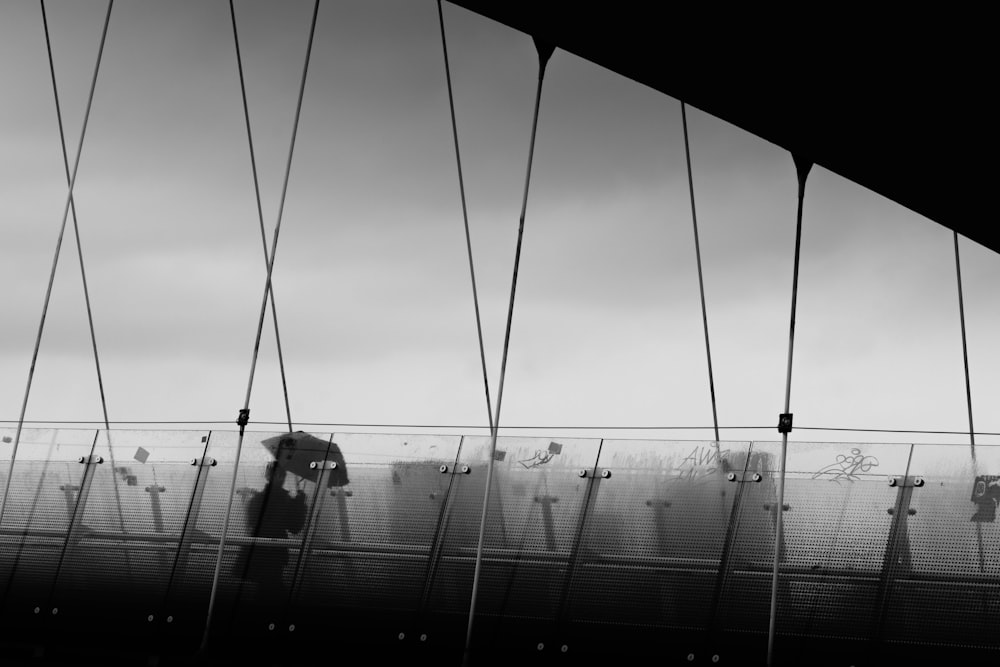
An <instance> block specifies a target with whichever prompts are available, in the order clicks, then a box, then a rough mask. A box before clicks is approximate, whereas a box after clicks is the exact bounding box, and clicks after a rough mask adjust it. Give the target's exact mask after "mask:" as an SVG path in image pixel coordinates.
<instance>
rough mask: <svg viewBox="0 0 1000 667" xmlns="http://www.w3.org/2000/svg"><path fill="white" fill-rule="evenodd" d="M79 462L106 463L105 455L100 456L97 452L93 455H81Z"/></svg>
mask: <svg viewBox="0 0 1000 667" xmlns="http://www.w3.org/2000/svg"><path fill="white" fill-rule="evenodd" d="M77 463H87V464H90V463H104V457H103V456H98V455H97V454H92V455H91V456H81V457H79V458H78V459H77Z"/></svg>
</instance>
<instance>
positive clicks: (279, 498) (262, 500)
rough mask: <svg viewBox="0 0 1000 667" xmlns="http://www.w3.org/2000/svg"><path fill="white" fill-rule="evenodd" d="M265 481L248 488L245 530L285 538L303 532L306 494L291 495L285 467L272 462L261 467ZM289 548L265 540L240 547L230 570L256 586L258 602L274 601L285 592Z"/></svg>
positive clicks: (266, 537)
mask: <svg viewBox="0 0 1000 667" xmlns="http://www.w3.org/2000/svg"><path fill="white" fill-rule="evenodd" d="M264 477H265V480H266V482H265V484H264V488H263V489H262V490H260V491H257V490H252V491H250V497H249V499H248V500H247V503H246V522H247V532H248V533H249V534H250V535H252V536H253V537H256V538H265V539H287V538H289V537H291V536H292V535H294V534H296V533H299V532H301V531H302V528H303V525H304V524H305V518H306V494H305V493H303V492H302V491H301V490H297V491H296V493H295V495H294V496H292V495H291V494H289V492H288V491H287V490H286V489H285V477H286V471H285V469H284V468H283V467H282V466H281V465H280V464H278V463H277V462H275V461H272V462H270V463H268V464H267V466H266V467H265V469H264ZM288 552H289V550H288V547H287V546H285V545H283V544H269V543H267V542H263V543H260V542H258V543H257V544H253V545H250V546H247V547H244V548H243V552H242V553H241V554H240V557H239V558H238V559H237V562H236V566H235V567H234V568H233V573H234V574H236V575H237V576H240V577H242V579H243V581H245V582H253V583H254V584H256V587H257V595H256V598H257V599H258V600H259V601H260V602H267V603H274V602H277V601H278V600H280V599H281V598H280V596H281V595H282V594H284V593H286V592H287V591H285V584H284V571H285V566H286V565H287V564H288Z"/></svg>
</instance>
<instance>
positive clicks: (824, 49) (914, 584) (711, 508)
mask: <svg viewBox="0 0 1000 667" xmlns="http://www.w3.org/2000/svg"><path fill="white" fill-rule="evenodd" d="M455 4H457V5H459V6H463V7H465V8H467V9H470V10H472V11H475V12H479V13H481V14H483V15H485V16H488V17H490V18H493V19H495V20H497V21H500V22H502V23H505V24H507V25H509V26H510V27H512V28H514V29H517V30H520V31H523V32H526V33H528V34H530V35H532V36H533V37H534V38H535V40H536V43H537V44H538V47H539V55H540V63H541V65H542V67H541V70H542V71H544V63H545V59H546V57H547V56H546V55H545V53H546V52H548V53H551V49H552V48H558V49H565V50H567V51H570V52H573V53H575V54H577V55H579V56H581V57H584V58H586V59H589V60H591V61H593V62H595V63H597V64H599V65H602V66H605V67H607V68H609V69H611V70H613V71H616V72H618V73H620V74H622V75H623V76H626V77H629V78H632V79H634V80H636V81H638V82H640V83H643V84H646V85H648V86H651V87H653V88H655V89H657V90H660V91H662V92H664V93H665V94H668V95H671V96H673V97H676V98H677V99H680V100H682V101H684V102H685V103H687V104H690V105H692V106H695V107H698V108H700V109H702V110H704V111H706V112H708V113H711V114H713V115H716V116H718V117H720V118H723V119H725V120H728V121H730V122H732V123H734V124H736V125H738V126H740V127H743V128H744V129H746V130H748V131H750V132H753V133H754V134H757V135H759V136H761V137H763V138H765V139H767V140H769V141H772V142H773V143H776V144H778V145H779V146H782V147H784V148H786V149H788V150H789V153H790V158H789V159H793V158H792V156H794V159H795V160H796V163H797V166H799V176H800V186H801V187H800V198H801V195H802V189H803V188H804V183H805V179H806V174H808V166H809V165H811V164H812V163H815V164H819V165H822V166H824V167H827V168H828V169H830V170H831V171H834V172H836V173H839V174H841V175H843V176H845V177H847V178H849V179H851V180H854V181H856V182H857V183H859V184H861V185H863V186H865V187H867V188H869V189H871V190H873V191H875V192H878V193H880V194H882V195H884V196H886V197H889V198H890V199H893V200H895V201H897V202H899V203H900V204H902V205H904V206H907V207H909V208H911V209H912V210H914V211H916V212H918V213H920V214H922V215H924V216H926V217H928V218H930V219H932V220H934V221H936V222H939V223H940V224H943V225H945V226H947V227H949V228H951V229H953V230H954V231H955V233H956V234H958V233H961V234H963V235H964V236H967V237H968V238H970V239H973V240H975V241H977V242H979V243H981V244H983V245H985V246H986V247H989V248H991V249H993V250H994V251H1000V235H998V232H997V229H996V226H995V225H994V224H983V222H982V220H983V218H984V213H985V212H987V211H990V210H992V206H990V205H989V204H992V202H987V200H986V193H987V192H990V190H989V189H988V188H987V187H985V183H986V178H985V173H986V172H985V171H984V170H980V169H979V167H978V163H979V156H980V155H981V154H983V153H987V152H988V144H989V138H988V136H987V132H986V128H988V127H989V126H988V125H987V123H986V121H985V112H984V109H985V108H988V107H987V106H986V105H985V104H984V103H983V99H980V100H978V101H977V99H976V96H977V95H979V96H980V97H981V98H983V97H984V94H983V93H980V92H977V91H981V90H982V88H981V87H977V86H976V85H975V84H976V82H977V79H978V81H979V82H981V81H983V80H985V69H986V62H987V61H986V60H985V58H982V57H981V56H982V54H981V53H979V52H978V51H977V50H976V49H978V48H979V47H980V45H979V44H977V43H976V40H974V39H970V40H966V41H964V42H963V46H962V47H961V48H958V49H948V50H945V49H943V48H936V47H934V48H930V47H928V46H927V43H926V40H927V37H926V34H925V33H923V32H921V31H920V30H913V31H910V32H907V33H906V34H904V35H900V34H898V33H894V37H896V38H894V39H891V40H888V42H885V41H884V38H885V34H886V33H885V31H884V28H885V27H884V26H877V25H872V24H871V23H867V24H865V25H863V26H859V25H857V24H856V23H855V21H854V19H853V18H852V19H851V20H834V21H833V25H826V26H825V30H824V31H823V32H822V34H820V33H819V32H818V31H816V32H814V31H812V30H808V29H806V27H805V26H802V25H799V26H797V28H796V29H792V28H789V27H788V26H786V25H785V24H784V23H782V22H779V21H777V17H775V21H774V22H770V21H767V20H763V21H760V22H757V21H755V22H752V23H742V24H741V25H740V26H739V29H736V28H735V27H731V28H722V29H719V28H718V26H716V25H712V26H711V27H709V25H710V24H709V23H708V21H707V17H691V16H685V17H677V19H678V23H676V24H673V26H674V28H675V29H674V28H671V29H670V30H668V29H666V28H665V27H664V22H663V21H664V18H663V17H662V16H661V14H660V13H659V12H658V11H656V10H655V9H653V8H651V6H647V5H645V4H642V3H626V4H624V5H622V4H618V5H616V6H615V8H614V11H613V12H611V13H597V12H594V13H591V12H589V11H586V10H583V9H580V8H578V7H576V6H570V5H569V4H568V3H565V4H562V5H560V6H558V7H556V8H553V6H552V5H547V6H546V8H544V9H541V8H539V7H538V6H537V4H535V3H527V2H510V3H488V2H477V1H473V0H459V1H458V2H456V3H455ZM317 6H318V3H317ZM109 11H110V10H109ZM681 18H683V21H681V20H680V19H681ZM716 18H717V17H713V19H716ZM935 18H937V17H935ZM757 19H758V20H760V19H761V17H757ZM314 20H315V18H314ZM234 25H235V20H234ZM939 29H940V30H944V29H946V28H941V27H939ZM831 34H832V35H833V36H831ZM848 47H849V51H850V54H849V55H847V54H846V50H848ZM547 50H548V51H547ZM694 52H699V53H702V54H705V55H703V59H704V63H705V67H706V68H707V69H704V70H703V69H693V68H685V67H673V66H670V65H669V63H673V62H683V59H684V57H685V55H687V56H690V54H691V53H694ZM959 70H960V71H962V72H965V73H966V74H965V77H966V78H960V77H957V76H955V74H954V73H955V72H956V71H959ZM970 79H971V80H972V82H973V84H972V85H968V83H967V81H968V80H970ZM541 81H542V76H541V74H540V75H539V90H540V89H541V85H542V83H541ZM304 85H305V74H304V73H303V86H304ZM300 95H301V92H300ZM536 113H537V108H536ZM290 160H291V157H289V161H290ZM69 165H70V163H69V161H67V176H68V177H69V176H70V172H71V171H73V174H72V177H71V178H69V181H70V194H71V193H72V181H73V178H75V167H74V170H71V169H70V166H69ZM528 177H529V179H530V161H529V172H528ZM286 185H287V173H286ZM525 199H527V194H525ZM68 207H69V201H67V209H68ZM800 214H801V208H800ZM800 221H801V220H800ZM523 223H524V215H523V211H522V219H521V224H522V226H523ZM279 225H280V218H279ZM277 238H278V235H277V228H276V229H275V235H274V241H273V245H272V246H271V252H272V254H271V260H270V261H269V263H268V282H267V286H266V287H265V298H264V301H265V306H266V303H267V294H268V291H269V287H270V272H271V269H272V268H273V261H274V260H273V257H274V255H273V251H274V247H275V245H276V244H277ZM956 247H957V246H956ZM514 277H515V284H516V268H515V273H514ZM960 289H961V287H960ZM793 293H794V286H793ZM513 304H514V289H513V287H512V291H511V310H512V309H513ZM793 321H794V298H793ZM43 322H44V318H43ZM261 322H263V312H262V315H261ZM509 327H510V320H509V316H508V333H509ZM706 327H707V325H706ZM792 330H793V331H794V326H793V327H792ZM258 334H259V329H258ZM258 338H259V336H258ZM707 338H708V336H707V331H706V340H707ZM790 338H791V337H790ZM791 347H792V345H791V340H790V342H789V348H790V349H789V365H790V364H791V354H792V352H791ZM95 352H96V345H95ZM505 352H506V350H505ZM36 355H37V349H36ZM505 362H506V353H505ZM789 374H790V371H789ZM251 380H252V374H251ZM500 382H501V384H500V394H501V396H502V386H503V385H502V383H503V374H502V372H501V380H500ZM29 388H30V379H29ZM25 402H27V398H25ZM247 402H248V403H249V390H248V399H247ZM785 408H786V409H785V412H784V413H783V414H782V417H784V416H785V415H787V417H788V419H787V422H786V421H785V420H784V419H782V420H781V421H780V425H779V429H778V430H779V432H780V433H781V435H782V436H784V437H783V441H780V442H779V441H774V442H771V441H752V442H750V441H742V442H736V441H733V442H727V441H724V440H720V439H719V437H718V435H716V438H715V439H714V440H711V441H706V442H694V441H691V442H687V441H684V442H677V441H665V440H614V439H596V438H595V439H586V438H561V437H557V436H553V437H545V438H533V437H505V436H499V435H498V431H499V421H500V418H499V413H500V401H499V397H498V398H497V404H496V411H495V412H491V416H490V420H491V423H490V427H491V434H490V435H489V436H484V435H465V436H462V435H429V434H426V433H422V434H408V435H405V434H372V433H351V432H337V433H311V434H306V433H303V432H301V431H293V430H292V424H291V419H290V417H289V429H288V430H287V431H280V432H257V431H254V430H253V426H252V425H251V424H250V422H249V407H248V406H247V407H246V408H245V409H244V411H243V412H242V413H241V415H240V418H239V421H238V430H235V429H234V430H226V431H217V430H211V431H207V430H206V431H177V430H171V431H141V430H125V429H119V428H111V427H110V424H108V425H107V427H106V428H101V429H89V430H85V429H61V430H60V429H43V428H27V427H25V426H24V416H23V411H22V416H21V421H20V423H18V425H17V427H16V428H13V427H11V428H7V429H4V430H2V431H0V433H2V443H3V444H2V447H3V449H0V458H2V461H0V462H2V466H0V468H2V470H0V475H2V478H0V482H2V484H3V485H4V496H3V504H2V505H0V580H2V582H3V583H2V586H3V592H2V618H3V623H2V625H0V650H2V651H3V652H4V655H5V656H9V657H10V660H11V661H20V662H23V663H25V664H35V663H39V664H41V663H46V662H52V663H60V664H62V663H66V664H77V663H82V662H85V661H91V662H94V663H98V664H137V665H139V664H141V665H155V664H189V663H190V662H191V661H192V660H196V659H197V660H201V661H203V662H205V663H206V664H220V665H221V664H264V663H265V662H266V663H267V664H287V665H302V664H331V663H333V662H337V661H344V660H357V659H367V660H372V661H377V662H379V663H382V662H387V661H388V660H390V659H393V660H396V659H398V660H406V661H413V662H415V663H424V662H431V663H433V664H441V665H444V664H453V665H458V664H462V663H463V662H464V663H465V664H476V665H486V664H511V663H512V662H515V661H516V662H522V663H539V664H567V665H568V664H591V663H597V662H607V661H609V660H615V661H621V662H623V664H678V665H681V664H724V665H728V664H732V665H757V664H765V663H769V664H783V665H795V664H806V663H808V664H828V665H844V666H846V665H870V664H883V663H884V662H885V661H887V660H900V659H913V660H919V661H921V662H924V663H927V662H928V661H933V662H945V661H950V662H969V663H971V662H972V661H974V660H975V661H988V660H995V659H996V658H997V657H998V656H1000V633H997V632H996V629H997V627H998V626H1000V557H998V554H1000V528H998V527H997V524H996V522H995V518H996V507H997V504H998V501H1000V478H998V477H997V476H994V475H987V474H982V471H985V470H998V469H1000V447H997V446H984V445H979V446H978V447H976V446H975V443H974V433H970V438H971V439H972V445H973V446H972V447H969V448H966V447H960V446H955V445H914V444H878V443H867V444H857V443H855V444H850V443H845V444H836V443H790V442H789V440H788V437H789V434H790V433H792V424H791V414H790V412H789V409H788V405H787V401H786V406H785ZM970 418H971V408H970ZM494 419H495V420H496V421H494ZM970 421H971V419H970ZM247 426H250V429H249V430H248V429H247ZM970 431H971V424H970ZM470 601H471V608H470Z"/></svg>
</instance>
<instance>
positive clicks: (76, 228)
mask: <svg viewBox="0 0 1000 667" xmlns="http://www.w3.org/2000/svg"><path fill="white" fill-rule="evenodd" d="M40 4H41V9H42V27H43V29H44V32H45V49H46V51H47V52H48V57H49V73H50V74H51V78H52V95H53V97H54V98H55V106H56V121H57V124H58V126H59V143H60V145H61V147H62V157H63V167H64V168H65V170H66V186H67V187H69V185H70V173H69V153H68V152H67V150H66V132H65V130H64V128H63V117H62V105H61V104H60V103H59V87H58V86H57V85H56V66H55V59H54V58H53V57H52V40H51V38H50V36H49V21H48V16H47V15H46V12H45V0H40ZM69 207H70V215H71V218H72V220H73V234H74V236H75V237H76V253H77V258H78V259H79V260H80V280H81V282H82V283H83V300H84V303H85V304H86V306H87V325H88V326H89V328H90V344H91V347H92V348H93V350H94V367H95V369H96V371H97V389H98V392H99V393H100V395H101V411H102V413H103V416H104V434H105V437H106V438H107V442H108V460H109V461H110V462H111V472H112V480H111V484H112V486H113V487H114V490H115V507H116V508H117V509H118V524H119V527H120V528H121V531H122V534H123V535H124V534H125V514H124V512H123V511H122V499H121V492H120V491H119V490H118V483H117V482H116V481H115V479H114V471H115V468H116V464H115V452H114V448H113V447H112V446H111V422H110V420H109V419H108V402H107V398H106V397H105V394H104V377H103V374H102V373H101V357H100V355H99V354H98V353H97V334H96V332H95V330H94V314H93V310H92V309H91V305H90V289H89V288H88V285H87V270H86V268H85V267H84V262H83V244H82V242H81V240H80V225H79V222H78V219H77V215H76V200H75V198H74V197H73V196H72V193H70V204H69ZM125 568H126V571H127V572H128V575H129V579H131V577H132V558H131V556H130V555H129V552H128V550H127V549H126V551H125Z"/></svg>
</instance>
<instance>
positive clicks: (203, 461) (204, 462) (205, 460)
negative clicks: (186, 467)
mask: <svg viewBox="0 0 1000 667" xmlns="http://www.w3.org/2000/svg"><path fill="white" fill-rule="evenodd" d="M218 463H219V462H218V461H216V460H215V459H213V458H212V457H211V456H203V457H201V458H200V459H191V465H193V466H196V465H200V466H201V467H203V468H210V467H212V466H214V465H217V464H218Z"/></svg>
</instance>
